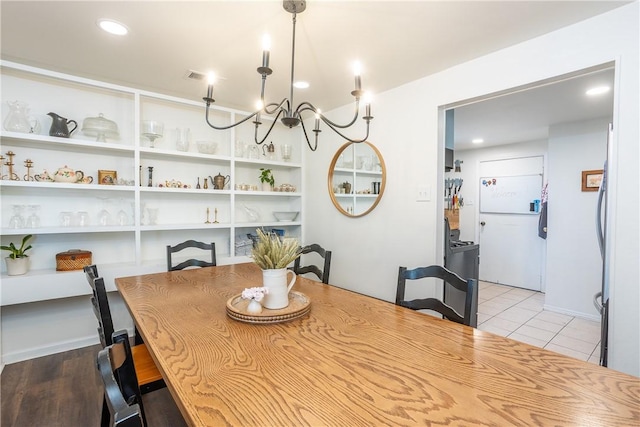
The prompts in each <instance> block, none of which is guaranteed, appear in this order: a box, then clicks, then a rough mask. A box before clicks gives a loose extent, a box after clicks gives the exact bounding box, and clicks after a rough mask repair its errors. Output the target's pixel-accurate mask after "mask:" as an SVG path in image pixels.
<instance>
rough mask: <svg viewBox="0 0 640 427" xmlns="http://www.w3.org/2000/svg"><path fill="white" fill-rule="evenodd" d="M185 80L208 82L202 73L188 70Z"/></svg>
mask: <svg viewBox="0 0 640 427" xmlns="http://www.w3.org/2000/svg"><path fill="white" fill-rule="evenodd" d="M185 78H187V79H192V80H198V81H201V80H206V78H207V75H206V74H205V73H201V72H200V71H194V70H187V73H186V74H185Z"/></svg>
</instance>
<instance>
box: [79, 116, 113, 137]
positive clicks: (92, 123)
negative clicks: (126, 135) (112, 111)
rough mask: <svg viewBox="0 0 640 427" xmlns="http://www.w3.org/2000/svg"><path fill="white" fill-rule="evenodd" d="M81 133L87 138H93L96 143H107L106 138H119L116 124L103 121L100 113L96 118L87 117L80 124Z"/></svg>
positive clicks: (107, 120) (110, 121)
mask: <svg viewBox="0 0 640 427" xmlns="http://www.w3.org/2000/svg"><path fill="white" fill-rule="evenodd" d="M82 133H84V134H85V135H87V136H95V137H96V141H98V142H107V138H110V139H117V138H119V137H120V134H119V133H118V125H117V124H116V122H114V121H112V120H109V119H105V118H104V115H103V114H102V113H100V114H99V115H98V117H87V118H86V119H84V121H83V122H82Z"/></svg>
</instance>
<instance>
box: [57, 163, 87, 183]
mask: <svg viewBox="0 0 640 427" xmlns="http://www.w3.org/2000/svg"><path fill="white" fill-rule="evenodd" d="M83 178H84V172H82V171H74V170H73V169H71V168H69V167H67V165H65V166H64V167H63V168H60V169H58V170H57V171H56V173H54V174H53V180H54V181H55V182H71V183H75V182H83Z"/></svg>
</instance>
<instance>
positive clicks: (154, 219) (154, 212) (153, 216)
mask: <svg viewBox="0 0 640 427" xmlns="http://www.w3.org/2000/svg"><path fill="white" fill-rule="evenodd" d="M147 212H148V213H149V225H156V224H158V208H147Z"/></svg>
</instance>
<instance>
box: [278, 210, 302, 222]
mask: <svg viewBox="0 0 640 427" xmlns="http://www.w3.org/2000/svg"><path fill="white" fill-rule="evenodd" d="M273 216H275V217H276V219H277V220H278V221H280V222H291V221H293V220H295V219H296V217H297V216H298V211H294V212H274V213H273Z"/></svg>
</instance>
